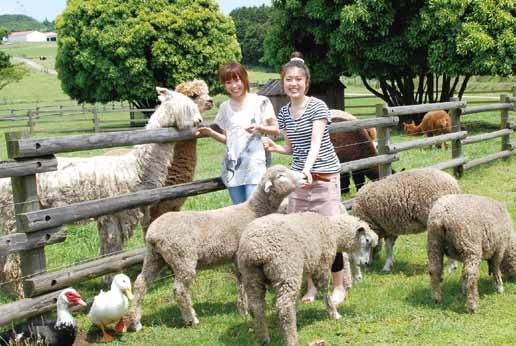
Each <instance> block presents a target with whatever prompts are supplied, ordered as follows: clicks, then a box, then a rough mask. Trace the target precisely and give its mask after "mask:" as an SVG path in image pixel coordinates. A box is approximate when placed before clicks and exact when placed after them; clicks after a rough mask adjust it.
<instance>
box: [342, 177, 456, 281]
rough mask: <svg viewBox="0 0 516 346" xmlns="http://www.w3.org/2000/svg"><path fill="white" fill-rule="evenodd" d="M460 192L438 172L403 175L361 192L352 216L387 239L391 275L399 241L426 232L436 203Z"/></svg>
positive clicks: (369, 186) (449, 180)
mask: <svg viewBox="0 0 516 346" xmlns="http://www.w3.org/2000/svg"><path fill="white" fill-rule="evenodd" d="M460 192H461V191H460V187H459V184H458V183H457V180H456V179H455V178H453V177H452V176H451V175H450V174H448V173H446V172H443V171H440V170H438V169H433V168H420V169H414V170H409V171H403V172H399V173H396V174H393V175H390V176H388V177H386V178H384V179H381V180H379V181H375V182H371V183H369V184H366V185H365V186H364V187H363V188H361V189H360V191H358V193H357V195H356V198H355V202H354V204H353V207H352V212H351V213H352V214H353V215H354V216H356V217H358V218H360V219H362V220H364V221H366V222H367V223H368V224H369V226H371V229H372V230H373V231H375V232H376V233H377V234H378V236H379V237H380V238H385V247H386V252H387V259H386V261H385V265H384V267H383V271H386V272H388V271H390V270H391V269H392V266H393V247H394V243H395V241H396V238H397V237H398V236H400V235H404V234H412V233H420V232H424V231H425V230H426V223H427V220H428V213H429V212H430V209H431V208H432V205H433V204H434V202H435V201H436V200H437V199H438V198H439V197H441V196H444V195H448V194H458V193H460ZM357 270H359V268H357Z"/></svg>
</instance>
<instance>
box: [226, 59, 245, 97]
mask: <svg viewBox="0 0 516 346" xmlns="http://www.w3.org/2000/svg"><path fill="white" fill-rule="evenodd" d="M233 79H240V80H241V81H242V83H244V89H245V91H247V92H249V90H250V88H249V77H247V71H246V69H245V67H244V66H242V64H240V63H238V62H236V61H230V62H227V63H225V64H224V65H222V66H221V67H220V69H219V81H220V83H221V84H226V82H227V81H229V80H233Z"/></svg>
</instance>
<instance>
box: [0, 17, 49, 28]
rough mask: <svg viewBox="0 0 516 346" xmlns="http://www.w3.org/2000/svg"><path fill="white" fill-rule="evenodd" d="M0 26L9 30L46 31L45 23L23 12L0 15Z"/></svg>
mask: <svg viewBox="0 0 516 346" xmlns="http://www.w3.org/2000/svg"><path fill="white" fill-rule="evenodd" d="M0 26H2V27H4V28H6V29H7V30H8V31H9V32H13V31H28V30H38V31H48V30H47V27H46V26H45V24H43V23H40V22H38V21H37V20H36V19H34V18H32V17H29V16H26V15H24V14H3V15H0Z"/></svg>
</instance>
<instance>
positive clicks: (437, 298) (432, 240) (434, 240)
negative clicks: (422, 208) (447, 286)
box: [427, 225, 444, 303]
mask: <svg viewBox="0 0 516 346" xmlns="http://www.w3.org/2000/svg"><path fill="white" fill-rule="evenodd" d="M429 227H432V226H431V225H430V226H429ZM435 233H436V232H433V231H432V230H431V229H430V228H429V229H428V241H427V256H428V274H429V275H430V286H431V289H432V300H433V301H434V302H435V303H441V302H442V300H443V297H442V292H441V281H442V275H443V257H444V248H443V245H442V244H443V243H442V239H440V237H438V236H436V234H435Z"/></svg>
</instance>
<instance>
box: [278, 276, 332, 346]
mask: <svg viewBox="0 0 516 346" xmlns="http://www.w3.org/2000/svg"><path fill="white" fill-rule="evenodd" d="M301 276H302V275H301ZM274 286H275V287H277V298H276V310H277V313H278V320H279V323H280V327H281V330H282V332H283V338H284V344H285V345H289V346H297V345H299V343H298V339H297V327H296V300H297V296H298V293H299V291H300V290H301V280H295V279H290V280H285V281H283V282H280V283H279V284H278V285H274ZM327 290H328V277H327V280H326V291H327ZM328 299H329V294H328Z"/></svg>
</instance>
